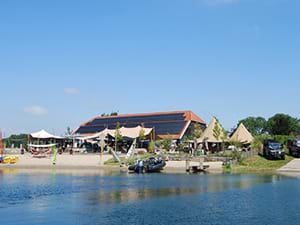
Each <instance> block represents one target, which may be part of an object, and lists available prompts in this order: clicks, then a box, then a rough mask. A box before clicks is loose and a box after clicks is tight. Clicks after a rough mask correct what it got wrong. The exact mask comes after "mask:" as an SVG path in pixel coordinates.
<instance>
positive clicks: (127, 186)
mask: <svg viewBox="0 0 300 225" xmlns="http://www.w3.org/2000/svg"><path fill="white" fill-rule="evenodd" d="M0 221H1V222H0V224H5V225H7V224H14V225H15V224H51V225H53V224H62V225H63V224H87V225H92V224H107V225H110V224H153V225H158V224H170V225H173V224H183V225H185V224H222V225H223V224H225V225H226V224H228V225H235V224H237V225H238V224H263V225H268V224H272V225H276V224H287V225H293V224H295V225H296V224H300V179H297V178H290V177H285V176H278V175H183V174H181V175H179V174H147V175H135V174H126V173H116V174H101V175H100V174H99V175H97V174H96V175H88V176H79V175H66V174H65V175H64V174H57V173H55V172H53V173H45V174H28V173H27V174H26V173H22V172H16V171H14V173H6V172H4V171H1V170H0Z"/></svg>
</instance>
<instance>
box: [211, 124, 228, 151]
mask: <svg viewBox="0 0 300 225" xmlns="http://www.w3.org/2000/svg"><path fill="white" fill-rule="evenodd" d="M213 135H214V137H215V138H216V139H217V140H218V141H222V145H221V147H222V150H223V151H224V150H225V141H226V139H227V131H226V130H224V128H223V127H222V126H221V125H220V123H219V121H218V119H216V123H215V126H214V129H213ZM219 150H220V149H219Z"/></svg>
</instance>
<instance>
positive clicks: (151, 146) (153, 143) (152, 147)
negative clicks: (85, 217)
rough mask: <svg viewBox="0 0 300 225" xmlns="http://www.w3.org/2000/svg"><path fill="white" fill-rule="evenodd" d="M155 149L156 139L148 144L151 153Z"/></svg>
mask: <svg viewBox="0 0 300 225" xmlns="http://www.w3.org/2000/svg"><path fill="white" fill-rule="evenodd" d="M154 150H155V142H154V141H151V142H150V143H149V145H148V151H149V152H150V153H154Z"/></svg>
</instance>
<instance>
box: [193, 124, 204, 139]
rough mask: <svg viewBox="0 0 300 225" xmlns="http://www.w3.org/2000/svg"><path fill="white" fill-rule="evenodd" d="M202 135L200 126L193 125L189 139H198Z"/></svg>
mask: <svg viewBox="0 0 300 225" xmlns="http://www.w3.org/2000/svg"><path fill="white" fill-rule="evenodd" d="M202 133H203V131H202V128H201V125H200V124H199V123H195V124H194V125H193V129H192V132H191V139H192V140H194V139H195V138H196V139H198V138H200V137H201V135H202Z"/></svg>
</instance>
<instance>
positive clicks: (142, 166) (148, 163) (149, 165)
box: [128, 157, 166, 173]
mask: <svg viewBox="0 0 300 225" xmlns="http://www.w3.org/2000/svg"><path fill="white" fill-rule="evenodd" d="M165 166H166V162H165V161H164V160H163V159H161V158H155V157H151V158H149V159H146V160H138V161H137V163H136V164H135V165H132V166H129V167H128V170H129V171H130V172H135V173H145V172H146V173H155V172H160V171H161V170H163V168H164V167H165Z"/></svg>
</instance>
